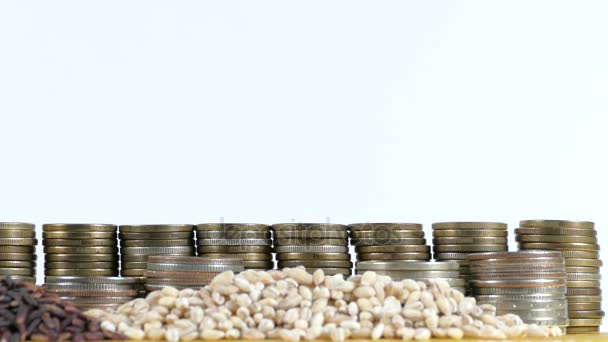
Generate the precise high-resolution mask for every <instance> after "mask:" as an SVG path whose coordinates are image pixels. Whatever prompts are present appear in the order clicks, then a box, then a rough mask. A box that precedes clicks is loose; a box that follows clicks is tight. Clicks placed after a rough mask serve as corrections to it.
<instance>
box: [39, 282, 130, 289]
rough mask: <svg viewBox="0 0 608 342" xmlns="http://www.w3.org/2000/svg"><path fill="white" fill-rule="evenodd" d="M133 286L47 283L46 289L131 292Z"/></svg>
mask: <svg viewBox="0 0 608 342" xmlns="http://www.w3.org/2000/svg"><path fill="white" fill-rule="evenodd" d="M134 286H135V284H122V285H121V284H95V283H47V284H46V287H47V289H49V290H51V291H53V290H82V291H88V290H91V291H112V290H131V289H133V288H134Z"/></svg>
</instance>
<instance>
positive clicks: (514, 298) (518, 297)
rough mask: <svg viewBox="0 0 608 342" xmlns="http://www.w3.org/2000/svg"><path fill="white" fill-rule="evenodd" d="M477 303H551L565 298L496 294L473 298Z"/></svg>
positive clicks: (560, 295) (558, 294) (533, 294)
mask: <svg viewBox="0 0 608 342" xmlns="http://www.w3.org/2000/svg"><path fill="white" fill-rule="evenodd" d="M475 298H477V301H482V302H488V301H526V300H529V301H531V302H535V301H552V300H564V299H566V296H565V295H564V294H563V293H532V294H498V295H494V294H491V295H479V296H475Z"/></svg>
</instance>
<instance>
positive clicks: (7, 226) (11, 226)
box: [0, 222, 36, 231]
mask: <svg viewBox="0 0 608 342" xmlns="http://www.w3.org/2000/svg"><path fill="white" fill-rule="evenodd" d="M35 228H36V226H34V225H33V224H32V223H25V222H0V230H26V231H33V230H34V229H35Z"/></svg>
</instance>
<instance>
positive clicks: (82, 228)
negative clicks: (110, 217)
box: [42, 224, 118, 277]
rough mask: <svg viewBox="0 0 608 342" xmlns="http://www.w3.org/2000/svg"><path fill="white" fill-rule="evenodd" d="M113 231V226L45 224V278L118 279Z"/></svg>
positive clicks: (116, 249) (114, 228) (116, 253)
mask: <svg viewBox="0 0 608 342" xmlns="http://www.w3.org/2000/svg"><path fill="white" fill-rule="evenodd" d="M116 228H117V227H116V226H115V225H112V224H44V225H43V226H42V245H43V246H44V253H45V257H44V260H45V263H44V275H45V276H60V277H112V276H117V275H118V246H117V244H118V240H117V239H116Z"/></svg>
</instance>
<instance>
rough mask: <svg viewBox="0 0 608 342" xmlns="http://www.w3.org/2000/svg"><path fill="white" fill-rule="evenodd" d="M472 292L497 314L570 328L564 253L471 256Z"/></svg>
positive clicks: (482, 254)
mask: <svg viewBox="0 0 608 342" xmlns="http://www.w3.org/2000/svg"><path fill="white" fill-rule="evenodd" d="M467 259H468V260H469V265H470V270H471V280H470V281H469V284H470V285H471V290H472V292H473V295H474V296H475V297H476V298H477V301H478V303H480V304H491V305H494V306H495V307H496V314H497V315H503V314H507V313H514V314H517V315H519V316H520V317H521V318H522V320H523V321H524V322H526V323H534V324H541V325H559V326H561V327H563V328H565V327H566V326H567V325H568V300H567V299H566V266H565V263H564V258H563V257H562V255H561V253H560V252H556V251H522V252H494V253H478V254H472V255H469V256H468V257H467Z"/></svg>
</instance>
